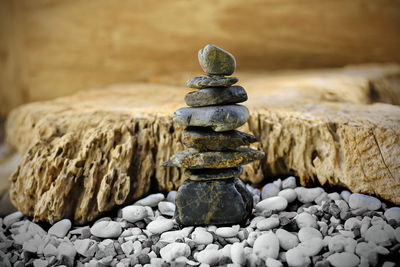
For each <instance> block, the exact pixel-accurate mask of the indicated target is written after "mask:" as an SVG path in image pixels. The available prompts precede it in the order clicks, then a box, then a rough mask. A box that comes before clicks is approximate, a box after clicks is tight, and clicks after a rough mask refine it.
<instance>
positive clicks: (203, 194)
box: [175, 178, 253, 225]
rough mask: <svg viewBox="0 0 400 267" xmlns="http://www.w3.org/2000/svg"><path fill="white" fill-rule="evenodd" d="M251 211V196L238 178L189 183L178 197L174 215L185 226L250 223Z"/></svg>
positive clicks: (184, 184) (179, 192) (182, 188)
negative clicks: (248, 221)
mask: <svg viewBox="0 0 400 267" xmlns="http://www.w3.org/2000/svg"><path fill="white" fill-rule="evenodd" d="M226 203H230V205H226ZM252 209H253V198H252V195H251V193H250V192H249V191H248V190H247V189H246V186H245V185H244V184H243V182H242V181H240V179H238V178H233V179H223V180H212V181H191V180H186V181H185V182H183V184H182V185H181V186H180V188H179V190H178V193H177V196H176V214H175V216H176V221H177V222H178V223H180V224H183V225H209V224H213V225H221V224H240V223H242V222H245V221H246V220H247V218H248V217H249V216H250V215H251V211H252ZM204 211H208V212H204Z"/></svg>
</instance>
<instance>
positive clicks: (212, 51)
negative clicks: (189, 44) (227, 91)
mask: <svg viewBox="0 0 400 267" xmlns="http://www.w3.org/2000/svg"><path fill="white" fill-rule="evenodd" d="M198 58H199V63H200V66H201V68H202V69H203V70H204V72H205V73H208V74H216V75H231V74H232V73H233V72H234V71H235V68H236V60H235V57H234V56H233V55H232V54H231V53H229V52H228V51H225V50H224V49H222V48H220V47H218V46H216V45H212V44H208V45H206V46H205V47H204V48H203V49H200V50H199V53H198Z"/></svg>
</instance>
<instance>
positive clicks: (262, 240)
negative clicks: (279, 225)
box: [253, 232, 279, 260]
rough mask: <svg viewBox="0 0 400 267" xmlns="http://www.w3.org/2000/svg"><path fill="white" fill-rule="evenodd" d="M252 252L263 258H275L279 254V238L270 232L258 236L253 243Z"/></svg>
mask: <svg viewBox="0 0 400 267" xmlns="http://www.w3.org/2000/svg"><path fill="white" fill-rule="evenodd" d="M253 253H254V254H256V255H257V256H258V257H260V258H261V259H263V260H267V258H273V259H277V258H278V254H279V239H278V238H277V237H276V235H275V234H274V233H272V232H268V233H266V234H263V235H261V236H259V237H258V238H257V239H256V241H255V242H254V245H253Z"/></svg>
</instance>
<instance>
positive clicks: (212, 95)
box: [185, 86, 247, 107]
mask: <svg viewBox="0 0 400 267" xmlns="http://www.w3.org/2000/svg"><path fill="white" fill-rule="evenodd" d="M246 100H247V93H246V91H245V90H244V88H243V87H241V86H231V87H227V88H218V87H214V88H204V89H201V90H198V91H194V92H190V93H188V94H187V95H186V96H185V102H186V104H187V105H188V106H191V107H204V106H213V105H222V104H235V103H241V102H244V101H246Z"/></svg>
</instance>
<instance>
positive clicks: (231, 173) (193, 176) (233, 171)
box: [185, 166, 243, 181]
mask: <svg viewBox="0 0 400 267" xmlns="http://www.w3.org/2000/svg"><path fill="white" fill-rule="evenodd" d="M242 172H243V168H242V167H241V166H239V167H233V168H222V169H185V176H186V177H187V178H188V179H190V180H193V181H205V180H215V179H228V178H235V177H239V176H240V175H241V174H242Z"/></svg>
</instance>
